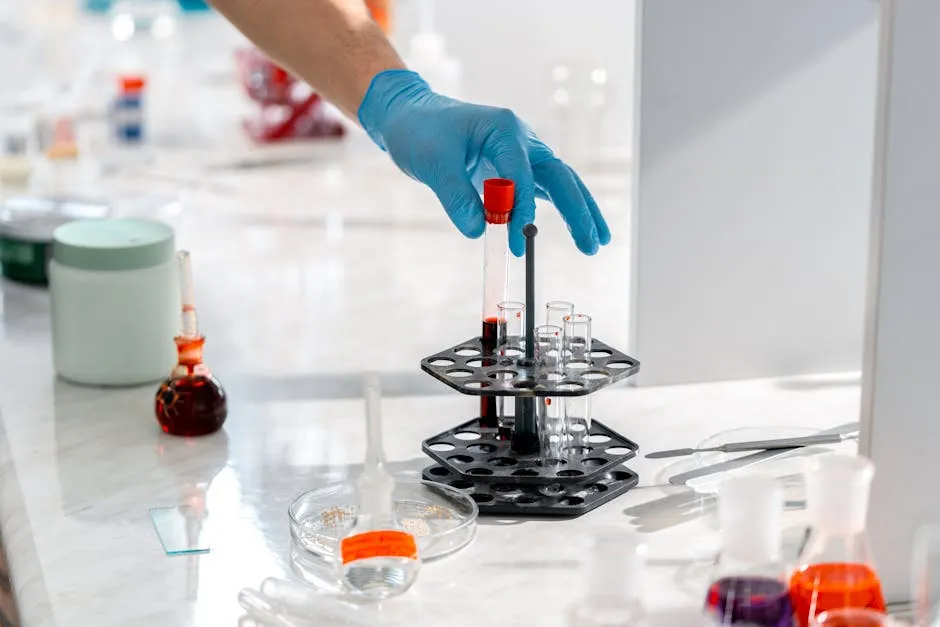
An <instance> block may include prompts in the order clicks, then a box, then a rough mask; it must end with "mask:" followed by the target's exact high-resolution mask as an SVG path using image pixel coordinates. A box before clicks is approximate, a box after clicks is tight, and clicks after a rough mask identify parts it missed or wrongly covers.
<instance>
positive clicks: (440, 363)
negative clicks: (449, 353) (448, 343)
mask: <svg viewBox="0 0 940 627" xmlns="http://www.w3.org/2000/svg"><path fill="white" fill-rule="evenodd" d="M428 363H429V364H431V365H432V366H437V367H438V368H443V367H445V366H453V365H454V360H453V359H447V358H446V357H439V358H437V359H432V360H431V361H429V362H428Z"/></svg>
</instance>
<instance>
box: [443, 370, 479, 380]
mask: <svg viewBox="0 0 940 627" xmlns="http://www.w3.org/2000/svg"><path fill="white" fill-rule="evenodd" d="M446 374H447V376H448V377H450V378H452V379H466V378H467V377H469V376H470V375H472V374H473V372H472V371H470V370H464V369H462V368H455V369H454V370H448V371H447V372H446Z"/></svg>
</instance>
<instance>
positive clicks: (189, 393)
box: [154, 337, 228, 436]
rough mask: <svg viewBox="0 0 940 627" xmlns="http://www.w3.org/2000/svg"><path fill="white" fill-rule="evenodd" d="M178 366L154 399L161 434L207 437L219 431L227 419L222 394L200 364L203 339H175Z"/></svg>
mask: <svg viewBox="0 0 940 627" xmlns="http://www.w3.org/2000/svg"><path fill="white" fill-rule="evenodd" d="M175 341H176V348H177V351H179V364H178V365H177V366H176V368H175V369H174V370H173V373H172V374H171V375H170V376H169V377H168V378H167V379H166V380H165V381H164V382H163V383H162V384H161V385H160V388H159V389H158V390H157V394H156V398H155V399H154V404H155V411H156V414H157V422H158V423H160V428H161V429H163V432H164V433H169V434H170V435H180V436H197V435H208V434H210V433H214V432H216V431H218V430H219V429H220V428H222V425H223V424H224V423H225V418H226V416H227V415H228V401H227V398H226V395H225V390H223V389H222V385H221V384H220V383H219V381H218V380H217V379H216V378H215V377H213V376H212V374H211V373H210V372H209V369H208V368H206V366H205V365H204V364H203V363H202V346H203V344H205V341H206V340H205V338H204V337H196V338H184V337H177V338H176V339H175Z"/></svg>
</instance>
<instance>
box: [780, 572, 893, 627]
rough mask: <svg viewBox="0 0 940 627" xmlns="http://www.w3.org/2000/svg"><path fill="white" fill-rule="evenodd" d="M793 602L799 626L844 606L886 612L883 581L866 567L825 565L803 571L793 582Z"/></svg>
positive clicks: (798, 573)
mask: <svg viewBox="0 0 940 627" xmlns="http://www.w3.org/2000/svg"><path fill="white" fill-rule="evenodd" d="M790 600H791V601H792V603H793V611H794V614H795V615H796V617H797V619H798V621H799V624H800V627H808V626H809V623H810V617H811V616H812V617H815V616H817V615H818V614H820V613H822V612H825V611H827V610H836V609H840V608H845V607H853V608H866V609H871V610H878V611H880V612H884V611H885V600H884V596H883V595H882V592H881V581H880V580H879V579H878V575H877V574H876V573H875V571H874V570H873V569H872V568H871V567H869V566H866V565H865V564H848V563H822V564H812V565H810V566H805V567H803V568H800V569H799V570H797V571H796V572H795V573H793V576H792V577H791V579H790Z"/></svg>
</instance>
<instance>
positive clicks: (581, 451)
mask: <svg viewBox="0 0 940 627" xmlns="http://www.w3.org/2000/svg"><path fill="white" fill-rule="evenodd" d="M565 450H566V451H567V452H568V454H569V455H587V454H588V453H590V452H591V451H593V450H594V449H592V448H591V447H590V446H569V447H568V448H567V449H565Z"/></svg>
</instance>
